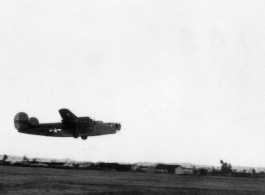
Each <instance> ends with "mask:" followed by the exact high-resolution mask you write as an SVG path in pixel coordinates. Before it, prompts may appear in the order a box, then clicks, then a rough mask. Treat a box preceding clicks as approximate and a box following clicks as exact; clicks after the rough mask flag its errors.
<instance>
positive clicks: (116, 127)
mask: <svg viewBox="0 0 265 195" xmlns="http://www.w3.org/2000/svg"><path fill="white" fill-rule="evenodd" d="M115 129H116V131H120V130H121V124H120V123H116V124H115Z"/></svg>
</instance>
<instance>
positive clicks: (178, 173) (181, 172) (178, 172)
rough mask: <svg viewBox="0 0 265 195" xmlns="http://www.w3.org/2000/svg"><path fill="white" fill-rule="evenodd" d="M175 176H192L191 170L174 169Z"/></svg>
mask: <svg viewBox="0 0 265 195" xmlns="http://www.w3.org/2000/svg"><path fill="white" fill-rule="evenodd" d="M175 174H176V175H192V174H193V170H192V169H191V168H184V167H181V166H179V167H177V168H176V169H175Z"/></svg>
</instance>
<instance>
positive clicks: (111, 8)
mask: <svg viewBox="0 0 265 195" xmlns="http://www.w3.org/2000/svg"><path fill="white" fill-rule="evenodd" d="M264 10H265V2H264V1H258V0H257V1H243V0H238V1H233V0H232V1H219V0H218V1H217V0H216V1H213V0H201V1H195V0H194V1H186V0H185V1H184V0H183V1H180V0H179V1H175V0H172V1H169V0H168V1H162V0H161V1H155V0H149V1H148V0H142V1H140V0H139V1H138V0H134V1H123V0H113V1H109V0H108V1H107V0H106V1H66V0H61V1H54V0H50V1H36V0H34V1H33V0H32V1H19V0H17V1H12V0H11V1H0V90H1V91H0V101H1V103H0V110H1V112H0V121H1V122H0V130H1V137H0V154H9V155H17V156H23V155H27V156H28V157H44V158H59V159H60V158H71V159H74V160H86V161H94V162H96V161H105V162H167V163H194V164H201V165H220V163H219V162H220V159H222V160H224V161H228V162H229V163H231V164H232V165H242V166H263V167H264V166H265V155H264V148H265V141H264V140H265V120H264V118H265V66H264V65H265V12H264ZM61 108H68V109H69V110H71V111H72V112H73V113H74V114H75V115H77V116H90V117H92V118H93V117H95V118H96V120H102V121H104V122H120V123H121V125H122V129H121V131H120V132H119V133H117V134H115V135H106V136H98V137H89V138H88V139H87V140H85V141H84V140H81V139H80V138H79V139H74V138H52V137H51V138H49V137H42V136H35V135H27V134H21V133H18V132H17V130H16V129H15V128H14V122H13V120H14V116H15V115H16V114H17V113H18V112H22V111H23V112H26V113H27V114H28V115H29V117H37V118H38V119H39V121H40V123H42V122H43V123H47V122H59V121H60V120H61V118H60V115H59V113H58V110H59V109H61Z"/></svg>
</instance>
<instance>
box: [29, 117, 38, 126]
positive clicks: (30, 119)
mask: <svg viewBox="0 0 265 195" xmlns="http://www.w3.org/2000/svg"><path fill="white" fill-rule="evenodd" d="M29 123H30V124H31V125H38V124H39V120H38V119H37V118H35V117H30V118H29Z"/></svg>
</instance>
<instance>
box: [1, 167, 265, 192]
mask: <svg viewBox="0 0 265 195" xmlns="http://www.w3.org/2000/svg"><path fill="white" fill-rule="evenodd" d="M0 194H188V195H190V194H194V195H195V194H196V195H197V194H199V195H200V194H201V195H202V194H203V195H208V194H209V195H210V194H211V195H212V194H214V195H230V194H231V195H237V194H240V195H242V194H251V195H259V194H260V195H261V194H265V181H264V179H257V178H232V177H221V176H220V177H213V176H194V175H186V176H185V175H183V176H179V175H172V174H152V173H136V172H117V171H111V170H108V171H97V170H85V171H84V170H75V169H54V168H43V167H15V166H0Z"/></svg>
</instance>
